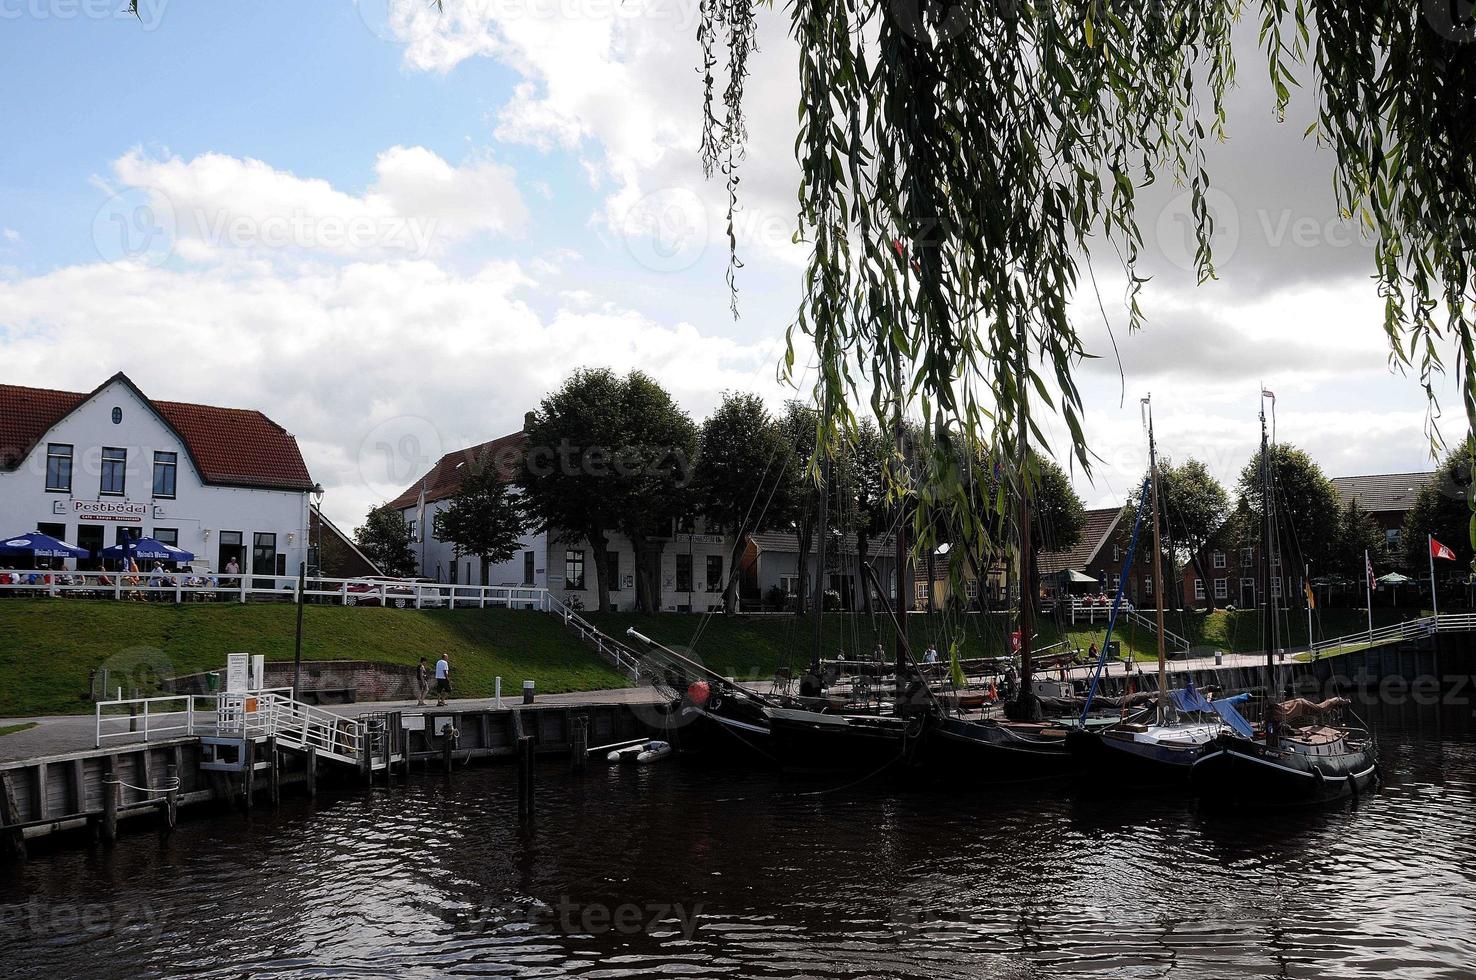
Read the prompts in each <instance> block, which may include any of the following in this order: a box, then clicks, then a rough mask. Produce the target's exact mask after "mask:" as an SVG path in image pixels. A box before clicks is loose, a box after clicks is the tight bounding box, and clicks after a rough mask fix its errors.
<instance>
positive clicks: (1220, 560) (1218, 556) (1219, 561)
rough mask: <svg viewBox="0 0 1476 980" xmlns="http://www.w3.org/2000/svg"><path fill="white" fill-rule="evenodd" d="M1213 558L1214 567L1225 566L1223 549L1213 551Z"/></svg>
mask: <svg viewBox="0 0 1476 980" xmlns="http://www.w3.org/2000/svg"><path fill="white" fill-rule="evenodd" d="M1213 558H1214V562H1215V567H1216V568H1224V567H1225V553H1224V552H1223V551H1217V552H1215V553H1214V555H1213Z"/></svg>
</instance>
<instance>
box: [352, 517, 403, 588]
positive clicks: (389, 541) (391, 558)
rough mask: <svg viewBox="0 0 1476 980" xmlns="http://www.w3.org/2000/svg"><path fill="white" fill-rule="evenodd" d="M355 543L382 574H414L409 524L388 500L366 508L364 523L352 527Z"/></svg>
mask: <svg viewBox="0 0 1476 980" xmlns="http://www.w3.org/2000/svg"><path fill="white" fill-rule="evenodd" d="M354 543H355V544H357V545H358V546H359V550H360V551H362V552H363V553H364V557H366V558H368V559H369V560H370V561H372V562H374V564H376V565H378V566H379V569H380V571H382V572H384V574H386V575H393V576H396V577H401V576H406V575H414V574H415V568H416V560H415V550H414V549H413V548H411V547H410V524H409V522H408V521H406V520H405V515H404V514H402V513H400V512H399V511H397V510H395V509H394V508H393V507H391V506H390V505H389V504H380V505H379V506H378V507H375V508H373V509H372V510H370V511H369V514H368V516H366V517H365V518H364V525H363V526H362V527H356V528H354Z"/></svg>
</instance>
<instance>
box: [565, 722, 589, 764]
mask: <svg viewBox="0 0 1476 980" xmlns="http://www.w3.org/2000/svg"><path fill="white" fill-rule="evenodd" d="M588 762H589V722H588V721H587V720H585V719H583V718H575V719H574V731H573V738H572V741H571V744H570V746H569V765H570V767H571V768H573V769H576V770H578V769H583V768H584V766H585V764H586V763H588Z"/></svg>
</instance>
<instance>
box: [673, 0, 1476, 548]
mask: <svg viewBox="0 0 1476 980" xmlns="http://www.w3.org/2000/svg"><path fill="white" fill-rule="evenodd" d="M701 9H702V19H701V22H700V24H699V29H698V39H699V41H700V44H701V47H702V53H703V66H702V67H703V76H704V97H703V105H704V114H703V119H704V122H703V131H702V135H701V155H702V159H703V161H704V163H705V165H706V168H707V170H708V173H709V174H712V173H715V172H721V173H722V174H723V175H724V176H725V178H726V179H727V181H728V188H729V202H730V211H729V240H730V242H735V241H736V239H735V237H734V234H733V224H732V218H733V214H734V209H735V208H736V206H737V188H738V179H739V175H738V165H739V162H740V160H741V158H742V155H743V150H744V142H745V138H746V125H745V120H744V82H745V79H746V76H747V73H748V56H749V54H750V52H751V51H752V49H753V46H754V38H755V19H756V17H758V16H759V10H760V9H761V8H760V6H759V5H757V4H754V3H752V2H750V0H714V2H711V3H707V4H704V5H703V6H702V8H701ZM785 9H786V10H787V12H788V16H789V31H790V34H791V35H792V36H793V37H794V38H795V40H796V41H797V43H798V45H799V67H798V72H799V88H800V96H799V107H798V110H799V126H798V129H799V132H798V136H797V139H796V143H795V146H796V155H797V157H798V160H799V163H800V168H801V186H800V189H799V200H800V211H799V236H800V237H802V238H803V240H805V241H806V242H807V243H808V244H809V248H810V252H809V258H808V269H807V273H806V276H805V280H804V282H805V287H804V295H803V298H802V301H801V305H800V308H799V311H798V313H797V316H796V319H795V321H794V323H793V325H792V326H791V329H790V335H789V339H790V345H789V351H788V354H787V357H786V361H785V369H786V370H787V371H790V372H792V371H793V368H794V365H795V363H796V352H797V348H798V346H799V341H800V338H802V337H804V338H808V340H809V341H810V342H811V343H812V344H813V346H814V348H815V350H816V351H817V353H818V368H819V381H818V387H819V388H821V389H822V392H823V393H822V395H821V397H820V398H819V399H817V402H818V403H821V404H829V405H833V406H837V412H836V414H835V415H834V416H833V417H828V418H826V419H824V420H822V422H823V423H824V424H825V425H826V427H827V428H833V427H839V428H844V427H849V426H853V425H854V422H855V419H854V417H853V416H852V415H851V414H850V412H849V410H847V409H846V408H845V407H844V406H845V405H846V404H847V397H846V396H847V395H863V394H865V395H869V397H870V401H871V404H872V406H873V409H874V411H875V413H876V415H877V416H878V417H886V415H887V413H888V412H889V411H890V410H891V406H892V405H893V404H894V403H902V404H908V405H912V404H914V403H916V404H917V405H918V406H919V407H920V409H921V415H922V417H923V418H925V419H928V420H929V423H930V427H931V428H932V429H933V430H934V433H935V435H938V434H940V433H952V434H953V435H954V437H957V438H963V439H967V440H975V441H978V442H980V443H983V444H985V445H987V446H1003V447H1006V448H1007V456H1008V457H1009V458H1013V459H1023V458H1025V457H1024V449H1025V447H1024V446H1023V445H1021V444H1020V443H1021V441H1022V440H1021V437H1020V436H1019V435H1018V434H1017V433H1019V432H1020V431H1021V430H1022V429H1023V430H1025V431H1026V432H1028V433H1029V435H1028V436H1027V441H1028V440H1033V441H1034V442H1035V443H1036V444H1037V445H1044V439H1043V438H1042V437H1041V435H1040V431H1039V430H1038V429H1037V428H1036V427H1035V426H1034V425H1033V424H1031V425H1026V426H1022V425H1020V424H1019V421H1020V419H1021V416H1024V415H1028V414H1029V412H1030V407H1031V403H1032V402H1033V403H1035V404H1036V405H1039V406H1043V407H1044V408H1046V409H1047V410H1051V411H1056V412H1058V413H1059V414H1060V415H1061V417H1062V418H1063V419H1064V421H1065V423H1066V427H1067V430H1068V431H1069V433H1070V435H1071V439H1072V442H1073V448H1074V451H1075V454H1076V456H1077V458H1078V461H1079V463H1080V464H1081V466H1082V467H1083V468H1085V469H1089V468H1090V465H1091V457H1090V454H1089V452H1088V449H1087V446H1086V438H1085V435H1084V432H1083V428H1082V424H1081V413H1082V404H1081V397H1080V393H1079V391H1078V389H1077V386H1076V371H1077V367H1078V364H1079V360H1080V358H1081V357H1082V356H1083V354H1084V351H1083V348H1082V344H1081V340H1080V337H1079V336H1078V333H1077V330H1076V327H1075V325H1074V324H1073V323H1072V320H1071V318H1070V315H1069V312H1068V310H1069V302H1070V299H1071V298H1072V296H1073V295H1074V294H1075V293H1076V291H1077V288H1078V286H1079V284H1080V282H1081V280H1082V279H1083V277H1084V276H1087V277H1093V278H1094V271H1093V270H1092V269H1091V267H1090V264H1089V263H1090V259H1089V258H1088V255H1089V254H1098V255H1100V254H1110V253H1112V252H1115V253H1116V254H1117V255H1118V256H1120V261H1121V263H1122V270H1123V272H1124V274H1125V276H1126V279H1127V282H1128V289H1127V294H1126V297H1125V300H1124V304H1125V307H1126V315H1127V320H1128V325H1129V327H1130V328H1137V327H1139V326H1140V325H1142V323H1143V322H1144V317H1143V312H1142V310H1141V308H1140V306H1139V302H1138V298H1139V290H1140V287H1141V285H1142V282H1143V279H1142V278H1140V276H1139V275H1138V273H1137V258H1138V255H1139V251H1140V249H1141V246H1142V241H1143V236H1142V233H1141V231H1140V228H1139V221H1138V214H1137V210H1136V192H1137V189H1138V187H1139V186H1141V185H1143V184H1146V183H1149V182H1152V181H1155V180H1164V179H1167V180H1170V181H1174V182H1181V183H1183V184H1184V185H1187V188H1188V193H1189V195H1190V198H1191V201H1192V205H1191V210H1192V214H1193V216H1194V219H1195V231H1196V236H1197V249H1196V256H1195V261H1196V264H1197V268H1198V273H1199V276H1200V279H1201V280H1205V279H1209V278H1211V277H1213V276H1214V274H1215V273H1214V264H1213V260H1214V257H1213V255H1212V253H1211V246H1210V243H1211V236H1212V233H1213V225H1214V217H1213V214H1212V212H1211V210H1210V208H1209V207H1208V206H1207V204H1206V192H1207V191H1208V189H1209V186H1210V174H1209V173H1208V172H1207V171H1206V169H1205V165H1204V147H1205V145H1206V142H1207V141H1209V140H1217V139H1222V138H1225V136H1226V135H1227V119H1226V114H1225V108H1224V97H1225V93H1226V91H1227V89H1228V87H1229V86H1230V85H1231V84H1232V83H1233V81H1234V78H1235V73H1236V64H1235V58H1234V56H1233V53H1232V47H1231V32H1232V26H1233V25H1234V23H1235V22H1236V20H1237V19H1238V18H1239V17H1240V15H1241V14H1242V13H1244V12H1246V11H1247V9H1250V10H1251V11H1253V12H1254V15H1257V16H1258V19H1259V21H1260V23H1261V31H1260V41H1261V47H1262V49H1263V52H1264V55H1265V58H1266V62H1267V65H1268V67H1269V72H1270V76H1271V81H1272V85H1273V89H1274V91H1275V100H1276V103H1275V106H1274V107H1273V108H1275V109H1276V110H1277V111H1278V112H1281V111H1283V110H1284V109H1285V107H1286V105H1287V103H1288V102H1289V100H1290V98H1291V92H1292V90H1293V89H1294V88H1295V87H1297V85H1298V81H1297V79H1296V77H1294V72H1301V71H1303V69H1306V75H1307V77H1308V78H1309V79H1310V81H1311V89H1312V92H1313V94H1314V97H1315V98H1316V100H1317V105H1318V122H1317V123H1316V124H1315V125H1314V126H1313V127H1312V128H1311V129H1310V130H1309V131H1308V132H1307V133H1306V134H1297V133H1288V134H1287V138H1288V139H1296V138H1298V137H1299V135H1300V136H1303V137H1306V136H1313V135H1315V137H1316V138H1317V139H1318V140H1319V141H1320V142H1322V143H1324V144H1326V145H1328V146H1330V147H1331V149H1332V151H1333V155H1334V158H1335V160H1336V174H1335V179H1334V185H1335V189H1336V194H1337V199H1338V202H1339V205H1340V207H1341V209H1342V211H1343V213H1344V214H1346V215H1347V216H1349V217H1350V218H1355V219H1356V220H1358V221H1359V222H1360V224H1361V225H1362V226H1363V227H1365V228H1366V229H1368V230H1369V231H1370V232H1371V234H1372V236H1373V237H1374V238H1375V239H1376V242H1377V244H1376V248H1375V251H1374V262H1375V268H1374V273H1375V276H1376V279H1377V283H1378V288H1379V291H1380V294H1381V295H1382V296H1383V297H1384V299H1385V306H1384V323H1383V326H1384V329H1385V331H1386V332H1387V334H1388V339H1389V343H1390V348H1391V359H1392V360H1394V361H1395V362H1396V363H1398V364H1400V365H1403V366H1410V367H1412V368H1413V369H1414V371H1415V373H1416V374H1417V375H1418V376H1419V378H1420V380H1421V382H1422V383H1423V384H1424V385H1425V387H1426V390H1427V392H1430V393H1431V398H1432V402H1433V391H1434V389H1433V381H1434V378H1435V375H1436V374H1437V373H1438V372H1439V371H1440V370H1441V363H1440V355H1439V350H1440V348H1441V345H1442V342H1443V341H1445V340H1447V339H1448V340H1450V341H1453V342H1454V346H1455V348H1456V351H1457V355H1456V364H1455V368H1456V370H1457V371H1458V372H1459V373H1460V377H1461V383H1462V385H1461V387H1462V392H1463V396H1464V400H1465V408H1466V416H1467V422H1468V425H1469V426H1476V328H1473V323H1472V319H1471V315H1470V299H1471V290H1472V288H1473V283H1472V271H1473V267H1472V262H1473V261H1476V260H1473V256H1476V209H1472V208H1470V207H1464V206H1461V203H1463V202H1468V201H1471V200H1473V199H1476V127H1472V126H1471V125H1470V122H1469V120H1470V112H1469V93H1470V92H1471V90H1472V87H1473V86H1472V83H1473V82H1476V44H1473V43H1471V42H1472V41H1473V39H1476V37H1473V31H1472V29H1471V27H1470V26H1469V24H1466V23H1457V22H1455V21H1454V14H1453V11H1454V9H1455V8H1454V7H1452V6H1450V5H1446V4H1443V3H1411V4H1394V3H1387V2H1385V0H1342V2H1338V3H1334V2H1332V0H1316V2H1308V3H1304V2H1300V0H1299V2H1297V3H1295V4H1292V3H1289V2H1288V0H1260V3H1259V5H1256V4H1248V3H1246V2H1244V0H1204V2H1201V3H1189V4H1163V3H1131V2H1114V0H1108V2H1106V3H1090V4H1087V5H1081V4H1066V3H1052V2H1046V3H1002V4H993V3H979V4H970V3H953V2H950V0H903V2H893V0H827V2H820V0H796V2H794V3H792V4H789V5H788V6H787V7H786V8H785ZM776 15H777V14H776ZM1314 31H1315V35H1314ZM1314 36H1315V41H1314ZM724 52H725V54H726V57H725V58H724V57H723V56H722V55H723V53H724ZM1089 246H1090V251H1089ZM734 266H735V267H736V258H735V260H734ZM730 275H731V272H730ZM804 360H805V359H803V358H802V359H800V363H803V362H804ZM860 400H861V399H859V398H858V399H857V401H858V402H859V401H860ZM933 445H934V446H935V448H936V449H937V450H938V451H939V452H940V453H943V452H944V451H945V450H946V448H947V447H946V446H945V445H944V440H942V439H937V440H935V441H934V443H933ZM962 458H963V459H965V460H968V461H970V465H973V464H974V462H975V461H977V460H978V459H979V458H981V456H980V454H976V453H973V452H970V453H965V454H964V455H963V456H962ZM923 472H924V474H925V475H930V476H931V477H937V478H939V483H938V485H936V486H934V487H932V488H930V489H929V490H928V491H927V492H925V493H922V494H920V495H919V500H920V501H921V502H922V503H923V504H924V506H923V507H922V508H920V509H919V516H918V520H919V521H920V522H921V523H926V522H927V520H928V519H927V515H926V512H927V511H928V510H931V509H937V508H942V509H945V510H948V511H949V512H950V521H951V523H955V524H966V523H967V522H969V521H971V520H973V519H976V518H977V517H979V516H981V515H976V514H974V513H972V512H971V510H970V508H969V501H968V497H969V493H970V487H971V486H974V485H976V483H977V481H971V480H968V479H964V478H960V475H959V474H958V473H957V472H956V470H955V469H953V468H952V467H951V466H949V465H942V466H938V467H935V468H932V469H930V470H924V471H923ZM1024 472H1025V474H1026V476H1027V478H1028V475H1029V470H1028V469H1027V470H1025V471H1024ZM1322 516H1324V517H1325V516H1326V515H1322Z"/></svg>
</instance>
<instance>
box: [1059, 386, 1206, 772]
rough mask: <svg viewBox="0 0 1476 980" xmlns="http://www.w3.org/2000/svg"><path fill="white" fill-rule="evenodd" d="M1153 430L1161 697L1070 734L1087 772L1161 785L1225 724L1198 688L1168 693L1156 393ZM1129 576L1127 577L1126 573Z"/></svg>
mask: <svg viewBox="0 0 1476 980" xmlns="http://www.w3.org/2000/svg"><path fill="white" fill-rule="evenodd" d="M1142 406H1143V412H1144V420H1145V422H1146V425H1147V428H1148V482H1149V492H1150V496H1151V499H1152V510H1153V582H1154V584H1155V585H1156V586H1158V587H1157V588H1155V589H1154V590H1153V593H1154V599H1155V611H1156V615H1157V625H1158V630H1157V633H1158V697H1157V700H1156V702H1155V703H1154V704H1153V706H1152V707H1150V708H1148V709H1146V710H1145V711H1143V712H1140V713H1139V714H1137V715H1135V716H1132V717H1129V718H1127V719H1125V720H1124V721H1122V722H1120V723H1119V724H1116V725H1110V726H1108V727H1106V728H1104V729H1102V730H1101V731H1100V732H1092V731H1088V730H1086V729H1085V728H1082V729H1080V730H1077V731H1074V732H1072V734H1071V739H1070V743H1071V749H1072V752H1073V753H1074V754H1075V755H1076V756H1077V758H1078V759H1079V761H1080V762H1081V763H1082V764H1083V765H1084V766H1086V767H1087V771H1088V772H1091V773H1093V774H1094V775H1096V776H1099V777H1101V778H1103V779H1107V780H1111V781H1113V782H1127V783H1142V782H1148V783H1160V782H1175V781H1180V780H1183V779H1186V778H1188V775H1189V769H1190V767H1191V766H1192V765H1193V764H1194V762H1195V760H1196V759H1198V758H1199V757H1200V756H1201V755H1202V754H1203V753H1204V751H1205V747H1206V746H1208V745H1209V744H1210V743H1211V742H1212V741H1213V740H1214V738H1215V737H1216V736H1217V735H1219V733H1220V731H1221V729H1222V727H1223V722H1222V720H1221V717H1220V715H1219V714H1218V712H1217V710H1216V707H1215V705H1214V703H1213V702H1212V701H1210V700H1209V699H1207V698H1205V697H1204V695H1203V694H1201V693H1200V692H1199V691H1198V690H1196V689H1195V688H1194V686H1193V682H1192V680H1191V682H1190V684H1189V686H1188V687H1187V688H1185V689H1183V690H1179V691H1169V686H1168V658H1167V656H1166V652H1165V649H1164V626H1163V597H1164V593H1165V592H1166V591H1167V590H1166V589H1165V588H1164V587H1163V586H1164V582H1163V574H1162V572H1163V537H1162V527H1161V522H1160V520H1159V499H1158V444H1157V441H1156V439H1155V437H1154V433H1153V402H1152V396H1151V395H1150V396H1148V397H1145V398H1144V399H1143V400H1142ZM1140 504H1141V501H1140ZM1124 577H1126V576H1124Z"/></svg>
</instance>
